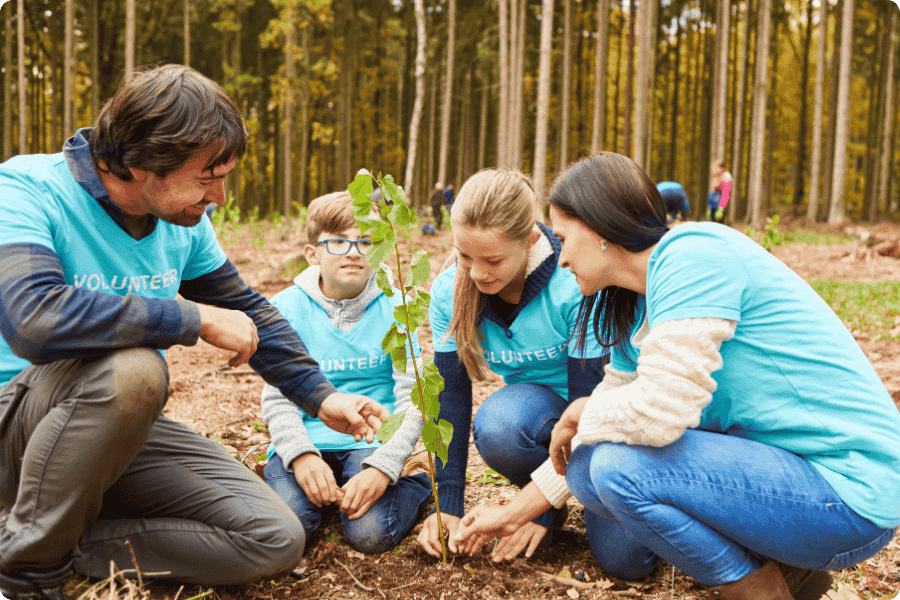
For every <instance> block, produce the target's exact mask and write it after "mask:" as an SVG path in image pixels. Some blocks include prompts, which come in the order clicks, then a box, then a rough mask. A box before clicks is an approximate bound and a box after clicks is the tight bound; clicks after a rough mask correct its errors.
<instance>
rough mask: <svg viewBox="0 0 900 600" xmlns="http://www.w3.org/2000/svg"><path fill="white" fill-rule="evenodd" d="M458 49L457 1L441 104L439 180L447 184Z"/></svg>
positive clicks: (452, 6)
mask: <svg viewBox="0 0 900 600" xmlns="http://www.w3.org/2000/svg"><path fill="white" fill-rule="evenodd" d="M455 48H456V0H448V9H447V71H446V73H445V79H444V101H443V103H442V104H441V148H440V152H439V153H438V180H439V181H443V182H444V183H447V182H446V177H447V154H448V152H449V149H450V107H451V103H452V100H453V54H454V50H455Z"/></svg>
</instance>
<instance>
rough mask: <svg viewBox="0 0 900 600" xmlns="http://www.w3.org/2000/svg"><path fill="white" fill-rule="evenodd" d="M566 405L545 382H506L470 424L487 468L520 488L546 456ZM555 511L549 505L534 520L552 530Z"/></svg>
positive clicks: (479, 410)
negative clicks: (548, 508) (554, 427)
mask: <svg viewBox="0 0 900 600" xmlns="http://www.w3.org/2000/svg"><path fill="white" fill-rule="evenodd" d="M567 406H568V403H567V402H566V401H565V400H564V399H563V398H562V396H560V395H559V394H557V393H556V392H554V391H553V390H552V389H550V388H549V387H547V386H545V385H538V384H533V383H515V384H512V385H508V386H506V387H504V388H502V389H500V390H498V391H496V392H494V393H493V394H491V395H490V396H489V397H488V399H487V400H485V401H484V404H482V405H481V406H480V407H478V412H477V413H475V421H474V423H473V424H472V430H473V433H474V436H475V447H476V448H478V453H479V454H481V458H483V459H484V462H485V463H487V465H488V466H489V467H490V468H492V469H494V470H495V471H497V472H498V473H500V474H501V475H503V476H504V477H506V478H507V479H509V481H510V483H512V484H513V485H517V486H519V487H523V486H525V485H526V484H527V483H528V482H529V481H531V474H532V473H533V472H534V471H535V469H537V468H538V467H539V466H541V465H542V464H543V463H544V461H546V460H547V458H549V456H550V452H549V447H550V433H552V431H553V426H554V425H556V422H557V421H559V417H560V416H561V415H562V413H563V411H564V410H566V407H567ZM556 512H557V511H556V509H555V508H551V509H550V510H548V511H547V512H545V513H543V514H541V515H539V516H538V517H537V518H535V519H534V522H535V523H537V524H538V525H543V526H544V527H546V528H547V529H551V528H552V526H553V519H554V518H555V517H556Z"/></svg>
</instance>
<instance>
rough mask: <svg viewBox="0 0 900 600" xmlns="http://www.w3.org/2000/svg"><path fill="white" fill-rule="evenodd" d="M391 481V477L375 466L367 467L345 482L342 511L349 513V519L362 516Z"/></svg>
mask: <svg viewBox="0 0 900 600" xmlns="http://www.w3.org/2000/svg"><path fill="white" fill-rule="evenodd" d="M390 482H391V478H390V477H388V476H387V475H385V474H384V473H382V472H381V471H379V470H378V469H376V468H375V467H366V468H365V469H363V470H362V471H361V472H359V473H357V474H356V475H354V476H353V477H351V478H350V481H348V482H347V483H345V484H344V487H343V488H342V489H343V492H344V499H343V500H342V501H341V512H343V513H347V518H348V519H358V518H360V517H361V516H363V515H364V514H366V511H368V510H369V509H370V508H371V507H372V505H373V504H375V502H376V501H377V500H378V499H379V498H381V496H382V495H383V494H384V491H385V490H386V489H387V486H388V484H389V483H390Z"/></svg>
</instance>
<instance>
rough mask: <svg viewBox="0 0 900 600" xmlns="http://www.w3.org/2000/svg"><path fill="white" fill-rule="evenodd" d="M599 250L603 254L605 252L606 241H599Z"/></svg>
mask: <svg viewBox="0 0 900 600" xmlns="http://www.w3.org/2000/svg"><path fill="white" fill-rule="evenodd" d="M600 249H601V250H603V251H604V252H606V241H605V240H601V242H600Z"/></svg>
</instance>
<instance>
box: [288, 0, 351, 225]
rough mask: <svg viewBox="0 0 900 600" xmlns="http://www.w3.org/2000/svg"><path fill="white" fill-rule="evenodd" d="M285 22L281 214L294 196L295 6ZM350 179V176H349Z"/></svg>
mask: <svg viewBox="0 0 900 600" xmlns="http://www.w3.org/2000/svg"><path fill="white" fill-rule="evenodd" d="M284 23H285V24H286V25H287V27H286V29H285V32H284V79H285V86H284V113H283V114H282V116H281V121H282V140H281V141H282V144H283V146H282V149H281V153H282V157H283V158H282V159H281V162H282V165H283V167H282V168H283V169H284V173H283V175H284V179H283V183H282V187H283V189H282V194H283V195H282V197H281V198H282V200H281V214H283V215H288V214H290V210H291V199H292V198H293V173H292V165H293V163H294V161H293V160H292V159H291V145H292V144H291V143H292V142H293V140H294V85H295V82H294V79H295V78H296V62H297V47H296V41H295V39H296V35H295V33H294V27H296V13H295V12H294V9H293V6H288V7H287V9H286V10H285V18H284ZM347 179H348V181H349V178H347Z"/></svg>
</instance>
